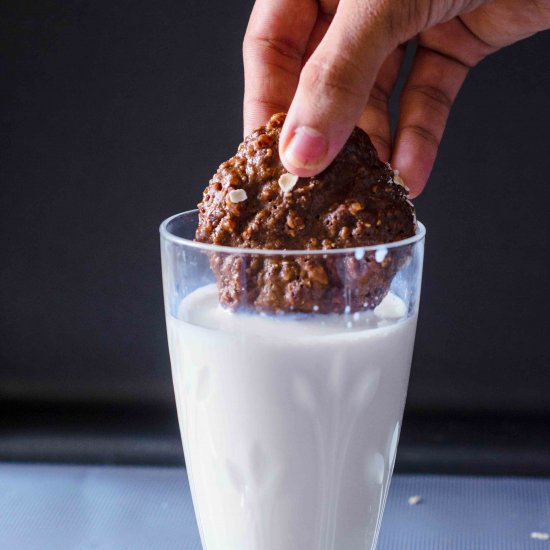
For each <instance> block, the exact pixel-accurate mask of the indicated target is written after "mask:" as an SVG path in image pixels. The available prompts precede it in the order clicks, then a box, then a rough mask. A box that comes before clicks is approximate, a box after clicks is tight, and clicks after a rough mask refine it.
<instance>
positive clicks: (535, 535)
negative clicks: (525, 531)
mask: <svg viewBox="0 0 550 550" xmlns="http://www.w3.org/2000/svg"><path fill="white" fill-rule="evenodd" d="M531 538H532V539H535V540H550V533H541V532H540V531H533V532H532V533H531Z"/></svg>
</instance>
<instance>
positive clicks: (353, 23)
mask: <svg viewBox="0 0 550 550" xmlns="http://www.w3.org/2000/svg"><path fill="white" fill-rule="evenodd" d="M392 3H393V4H394V5H395V4H399V2H395V0H394V1H393V2H392V1H389V0H371V1H369V2H357V1H355V0H341V1H340V4H339V6H338V10H337V12H336V15H335V17H334V19H333V21H332V23H331V25H330V27H329V29H328V30H327V33H326V34H325V36H324V38H323V40H322V41H321V43H320V44H319V46H318V47H317V49H316V50H315V52H314V53H313V54H312V56H311V57H310V58H309V60H308V62H307V63H306V64H305V65H304V67H303V69H302V72H301V74H300V81H299V84H298V88H297V90H296V94H295V96H294V99H293V101H292V104H291V107H290V109H289V111H288V115H287V118H286V121H285V125H284V127H283V130H282V133H281V139H280V145H279V152H280V156H281V160H282V161H283V164H284V165H285V168H286V169H287V170H288V171H289V172H292V173H293V174H297V175H299V176H302V177H306V176H313V175H315V174H317V173H319V172H320V171H322V170H323V169H325V168H326V167H327V166H328V165H329V164H330V163H331V162H332V160H333V159H334V157H335V156H336V155H337V154H338V152H339V151H340V149H341V148H342V147H343V145H344V143H345V142H346V140H347V138H348V137H349V135H350V134H351V132H352V130H353V128H354V126H355V125H356V123H357V121H358V120H359V117H360V116H361V113H362V112H363V110H364V108H365V105H366V103H367V99H368V97H369V94H370V91H371V88H372V86H373V84H374V82H375V79H376V75H377V73H378V70H379V68H380V67H381V65H382V63H383V61H384V59H385V58H386V57H387V56H388V55H389V53H390V52H391V51H392V50H393V49H394V48H395V47H396V46H397V44H399V42H400V41H401V40H402V37H403V36H404V35H406V34H407V32H406V29H404V30H401V29H395V28H392V27H394V25H395V24H396V23H395V21H396V18H395V17H394V16H393V14H392V13H391V12H392V10H394V9H395V8H392V7H391V4H392Z"/></svg>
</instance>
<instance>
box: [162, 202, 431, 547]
mask: <svg viewBox="0 0 550 550" xmlns="http://www.w3.org/2000/svg"><path fill="white" fill-rule="evenodd" d="M197 223H198V213H197V211H190V212H185V213H183V214H178V215H176V216H173V217H171V218H169V219H167V220H166V221H165V222H163V224H162V225H161V228H160V233H161V251H162V273H163V286H164V300H165V307H166V323H167V328H168V342H169V348H170V358H171V363H172V375H173V380H174V389H175V395H176V403H177V409H178V418H179V423H180V429H181V436H182V440H183V447H184V452H185V459H186V466H187V472H188V476H189V482H190V486H191V492H192V496H193V504H194V508H195V512H196V516H197V522H198V525H199V530H200V534H201V540H202V545H203V548H204V549H205V550H370V549H374V548H375V547H376V539H377V536H378V531H379V527H380V522H381V519H382V513H383V510H384V504H385V500H386V495H387V492H388V487H389V483H390V478H391V475H392V470H393V465H394V460H395V453H396V449H397V442H398V439H399V430H400V425H401V419H402V415H403V407H404V404H405V396H406V393H407V384H408V379H409V370H410V365H411V358H412V352H413V344H414V337H415V329H416V320H417V315H418V304H419V299H420V283H421V276H422V260H423V252H424V235H425V229H424V226H423V225H422V224H420V223H419V224H418V230H417V233H416V235H415V236H414V237H411V238H409V239H406V240H403V241H399V242H396V243H389V244H385V245H378V246H369V247H359V248H354V249H345V250H330V251H326V250H322V251H311V250H310V251H290V250H284V251H283V250H281V251H274V250H247V249H240V248H229V247H221V246H215V245H208V244H202V243H197V242H194V241H193V235H194V232H195V229H196V227H197ZM299 258H302V259H305V260H307V259H313V260H314V261H322V262H329V263H330V265H331V266H332V267H331V269H333V271H334V273H341V274H342V280H341V282H340V283H339V284H340V286H339V287H338V289H336V290H335V292H337V293H339V292H341V293H342V300H343V302H342V303H346V300H350V299H351V298H350V296H352V294H353V292H354V291H355V290H354V288H353V281H351V280H350V281H349V282H348V281H347V280H346V279H345V277H346V274H348V276H349V273H350V272H353V269H359V270H360V269H361V268H363V267H364V266H368V265H374V264H373V263H372V262H377V263H379V264H380V265H382V266H384V265H390V263H389V262H394V263H393V265H394V266H395V269H394V270H393V271H395V272H396V273H395V276H394V277H393V279H391V287H390V291H389V293H388V294H387V296H386V297H385V298H384V300H383V301H382V303H381V304H380V305H378V306H377V307H376V308H375V309H374V310H365V311H355V312H354V311H353V309H352V308H350V307H345V308H344V309H343V313H341V314H333V313H332V314H324V313H321V312H320V311H318V312H316V311H314V312H313V313H311V314H296V313H292V312H288V313H282V314H278V315H266V314H265V313H254V312H252V311H253V310H251V311H248V312H237V313H233V312H230V311H227V310H225V309H223V308H222V307H221V306H220V305H219V301H218V288H217V285H216V282H217V281H216V276H215V274H214V272H213V271H212V266H215V265H218V266H219V265H221V264H220V262H222V263H223V262H225V261H227V262H236V263H234V264H231V265H251V262H263V261H268V260H270V261H271V260H274V261H279V262H285V261H288V262H292V261H296V260H297V259H299ZM239 262H240V263H239ZM369 262H371V263H370V264H369ZM384 262H386V263H384ZM281 265H282V264H281ZM327 265H328V264H327ZM350 270H351V271H350ZM392 273H393V272H392ZM245 275H246V271H245V270H243V272H242V273H241V274H240V276H239V278H238V284H239V288H238V289H237V290H239V291H240V295H241V296H246V295H247V293H246V292H245V291H246V285H247V280H246V276H245ZM249 284H252V281H250V283H249ZM254 284H257V280H254ZM245 305H246V304H245ZM315 309H316V308H315V307H314V310H315Z"/></svg>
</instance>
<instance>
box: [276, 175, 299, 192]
mask: <svg viewBox="0 0 550 550" xmlns="http://www.w3.org/2000/svg"><path fill="white" fill-rule="evenodd" d="M297 183H298V176H296V175H295V174H291V173H289V172H285V173H284V174H283V175H282V176H281V177H280V178H279V187H280V188H281V189H282V190H283V191H284V192H285V193H289V192H290V191H292V189H294V186H295V185H296V184H297Z"/></svg>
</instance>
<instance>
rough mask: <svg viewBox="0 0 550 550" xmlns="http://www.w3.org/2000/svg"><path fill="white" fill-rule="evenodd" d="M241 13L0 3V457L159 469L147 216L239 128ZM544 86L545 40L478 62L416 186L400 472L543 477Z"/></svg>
mask: <svg viewBox="0 0 550 550" xmlns="http://www.w3.org/2000/svg"><path fill="white" fill-rule="evenodd" d="M251 6H252V2H251V1H240V2H226V1H222V0H217V1H214V0H210V1H207V0H187V1H184V0H162V1H160V0H156V1H155V2H150V1H142V0H133V1H123V0H118V1H105V0H101V1H98V0H95V1H89V0H72V1H70V0H65V1H61V0H57V1H56V0H14V1H2V2H0V25H1V28H0V36H1V38H0V40H1V43H0V71H1V73H0V81H1V83H2V84H1V86H0V90H1V91H0V94H1V105H2V114H1V133H0V178H1V183H0V194H1V195H0V196H1V199H0V227H1V237H2V238H1V241H0V243H1V244H0V254H1V258H2V259H1V261H0V415H1V416H0V459H5V460H61V461H84V462H134V463H165V464H177V463H181V461H182V453H181V446H180V443H179V436H178V432H177V423H176V416H175V405H174V400H173V394H172V386H171V376H170V366H169V359H168V350H167V343H166V337H165V327H164V314H163V304H162V289H161V278H160V261H159V246H158V231H157V228H158V225H159V223H160V222H161V221H162V220H163V219H164V218H166V217H167V216H169V215H171V214H173V213H176V212H179V211H182V210H186V209H189V208H192V207H193V206H194V205H195V204H196V203H197V201H198V199H199V197H200V193H201V191H202V189H203V188H204V186H205V185H206V183H207V182H208V179H209V177H210V175H211V174H212V173H213V172H214V171H215V169H216V168H217V166H218V164H219V163H220V162H221V161H222V160H224V159H225V158H227V157H229V156H231V155H232V152H233V151H234V150H235V148H236V146H237V144H238V143H239V141H240V138H241V96H242V88H243V77H242V66H241V41H242V37H243V34H244V30H245V27H246V22H247V18H248V14H249V12H250V9H251ZM549 99H550V33H548V32H547V33H544V34H540V35H538V36H536V37H534V38H531V39H529V40H526V41H524V42H522V43H519V44H517V45H515V46H513V47H510V48H508V49H506V50H505V51H501V52H499V53H497V54H495V55H493V56H492V57H491V58H489V59H487V60H485V61H484V62H482V63H481V65H480V66H479V67H477V68H476V69H475V70H473V71H472V73H471V75H470V76H469V77H468V80H467V81H466V84H465V86H464V89H463V91H462V92H461V94H460V96H459V98H458V100H457V103H456V106H455V108H454V110H453V113H452V115H451V118H450V121H449V126H448V129H447V132H446V135H445V138H444V141H443V144H442V147H441V151H440V154H439V158H438V162H437V165H436V167H435V170H434V172H433V175H432V177H431V181H430V183H429V185H428V188H427V190H426V192H425V193H424V194H423V195H422V196H421V197H420V198H419V199H418V200H417V201H416V205H417V209H418V217H419V219H420V220H422V221H423V222H424V223H425V224H426V226H427V228H428V237H427V243H426V245H427V249H426V263H425V275H424V284H423V299H422V307H421V316H420V324H419V328H418V336H417V345H416V351H415V359H414V365H413V370H412V376H411V386H410V391H409V399H408V404H407V413H406V419H405V423H404V429H403V435H402V445H401V447H400V451H399V460H398V468H400V469H402V470H409V471H460V472H474V473H526V474H535V473H545V474H550V429H549V426H550V397H549V396H550V368H549V363H550V345H549V344H550V331H549V322H548V312H549V311H550V297H549V293H548V290H547V288H548V281H549V279H550V278H549V271H548V265H549V262H548V259H547V256H548V252H549V251H550V242H549V241H550V216H548V201H550V147H549V146H550V139H549V128H550V108H549V105H550V103H549ZM394 107H395V106H394ZM394 114H395V108H394Z"/></svg>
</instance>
